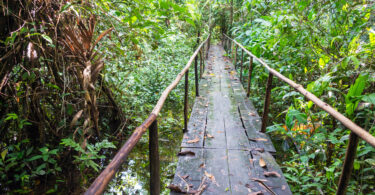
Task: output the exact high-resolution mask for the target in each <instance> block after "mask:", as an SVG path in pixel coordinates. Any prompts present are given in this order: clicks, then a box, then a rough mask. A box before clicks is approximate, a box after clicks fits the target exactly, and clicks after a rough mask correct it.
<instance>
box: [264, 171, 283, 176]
mask: <svg viewBox="0 0 375 195" xmlns="http://www.w3.org/2000/svg"><path fill="white" fill-rule="evenodd" d="M263 175H264V176H266V177H281V175H280V174H279V173H278V172H276V171H269V172H268V171H265V172H264V173H263Z"/></svg>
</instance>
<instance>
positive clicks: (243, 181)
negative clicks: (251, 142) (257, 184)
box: [228, 150, 254, 194]
mask: <svg viewBox="0 0 375 195" xmlns="http://www.w3.org/2000/svg"><path fill="white" fill-rule="evenodd" d="M250 158H251V157H250V153H249V151H243V150H228V165H229V178H230V188H231V192H232V194H247V193H249V188H248V186H249V183H252V182H253V181H251V180H250V175H251V171H252V169H254V167H253V165H252V164H250Z"/></svg>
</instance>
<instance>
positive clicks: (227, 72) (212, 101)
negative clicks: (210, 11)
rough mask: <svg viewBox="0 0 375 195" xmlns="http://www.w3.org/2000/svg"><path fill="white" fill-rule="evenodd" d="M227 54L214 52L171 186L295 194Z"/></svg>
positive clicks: (207, 191) (203, 191)
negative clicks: (274, 156)
mask: <svg viewBox="0 0 375 195" xmlns="http://www.w3.org/2000/svg"><path fill="white" fill-rule="evenodd" d="M224 54H225V51H224V49H223V48H222V47H221V46H212V47H211V48H210V51H209V54H208V60H207V64H206V67H205V71H204V74H203V75H202V79H201V81H200V91H199V92H200V97H197V98H196V100H195V103H194V106H193V110H192V113H191V116H190V120H189V123H188V132H186V133H185V134H184V137H183V141H182V144H181V152H180V155H179V162H178V164H177V170H176V173H175V176H174V179H173V182H172V184H171V186H173V188H174V189H178V190H181V191H182V192H185V193H186V192H189V193H196V192H198V191H201V194H251V193H255V192H258V193H259V194H260V193H262V194H292V193H291V191H290V189H289V186H288V184H287V182H286V180H285V177H284V176H283V173H282V172H281V169H280V168H279V166H278V165H277V163H276V161H275V159H274V158H273V156H272V153H274V152H275V148H274V147H273V144H272V141H271V139H270V138H269V136H268V135H267V134H264V133H261V132H260V129H261V125H262V122H261V117H260V116H259V115H258V113H257V111H256V110H255V108H254V105H253V104H252V102H251V101H250V100H248V99H247V98H246V92H245V90H244V89H243V87H242V85H241V83H240V81H239V79H238V75H237V73H236V71H235V70H234V67H233V65H232V63H231V62H230V59H228V58H227V57H224ZM250 95H251V94H250ZM178 190H172V191H171V194H181V193H179V192H176V191H178Z"/></svg>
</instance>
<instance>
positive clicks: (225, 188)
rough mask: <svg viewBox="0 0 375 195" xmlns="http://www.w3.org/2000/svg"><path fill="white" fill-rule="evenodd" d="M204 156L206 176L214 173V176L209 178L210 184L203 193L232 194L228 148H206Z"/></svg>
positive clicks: (206, 194) (207, 194)
mask: <svg viewBox="0 0 375 195" xmlns="http://www.w3.org/2000/svg"><path fill="white" fill-rule="evenodd" d="M204 158H205V167H206V170H205V171H206V176H207V175H209V176H211V175H212V176H213V177H212V178H211V179H208V180H209V181H210V182H208V186H207V188H206V190H205V191H204V192H203V193H202V194H204V195H211V194H212V195H217V194H230V184H229V177H228V161H227V160H228V156H227V151H226V149H204ZM213 178H214V180H215V181H214V182H213Z"/></svg>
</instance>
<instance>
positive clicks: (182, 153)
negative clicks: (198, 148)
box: [177, 150, 195, 156]
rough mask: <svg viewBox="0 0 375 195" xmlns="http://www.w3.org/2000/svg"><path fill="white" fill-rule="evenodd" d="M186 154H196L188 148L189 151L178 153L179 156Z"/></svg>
mask: <svg viewBox="0 0 375 195" xmlns="http://www.w3.org/2000/svg"><path fill="white" fill-rule="evenodd" d="M186 155H190V156H195V153H194V152H192V151H190V150H188V151H183V152H179V153H178V154H177V156H186Z"/></svg>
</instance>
